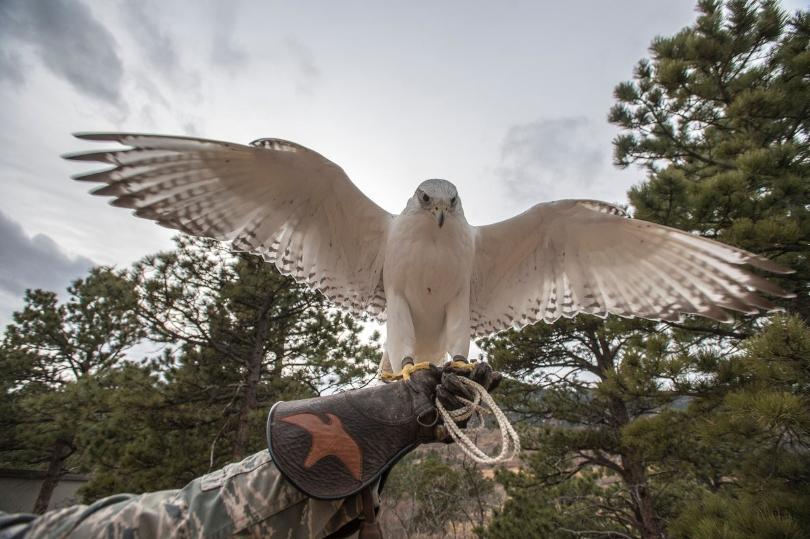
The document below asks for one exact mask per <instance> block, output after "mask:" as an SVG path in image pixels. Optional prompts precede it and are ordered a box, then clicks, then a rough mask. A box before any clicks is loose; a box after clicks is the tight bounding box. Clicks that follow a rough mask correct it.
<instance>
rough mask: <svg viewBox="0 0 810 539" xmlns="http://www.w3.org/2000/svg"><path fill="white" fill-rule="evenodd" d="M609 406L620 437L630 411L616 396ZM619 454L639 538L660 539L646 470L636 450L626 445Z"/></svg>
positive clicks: (660, 532)
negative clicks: (639, 533)
mask: <svg viewBox="0 0 810 539" xmlns="http://www.w3.org/2000/svg"><path fill="white" fill-rule="evenodd" d="M611 408H612V411H613V415H614V419H615V421H616V430H617V435H619V437H620V438H621V429H622V428H623V427H624V426H626V425H629V424H630V421H631V418H630V413H629V412H628V410H627V405H626V403H625V401H623V400H622V399H620V398H618V397H615V398H613V399H612V403H611ZM619 454H620V457H621V462H622V469H623V470H624V473H623V474H622V479H623V480H624V483H625V485H627V488H628V489H629V490H630V496H631V497H632V508H633V514H634V515H635V517H636V524H637V526H638V529H639V532H641V539H662V538H663V537H664V534H663V531H662V530H661V525H660V523H659V521H658V517H657V516H656V514H655V507H654V506H653V497H652V493H651V492H650V489H649V487H648V485H647V470H646V468H645V466H644V463H643V462H642V460H641V457H640V456H639V455H638V453H637V451H635V450H634V449H632V448H627V447H623V448H622V449H621V450H620V453H619Z"/></svg>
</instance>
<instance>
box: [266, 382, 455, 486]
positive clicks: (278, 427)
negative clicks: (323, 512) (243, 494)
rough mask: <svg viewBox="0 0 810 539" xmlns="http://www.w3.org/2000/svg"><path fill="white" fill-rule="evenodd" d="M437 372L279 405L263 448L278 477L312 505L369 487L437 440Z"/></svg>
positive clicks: (269, 419)
mask: <svg viewBox="0 0 810 539" xmlns="http://www.w3.org/2000/svg"><path fill="white" fill-rule="evenodd" d="M441 383H442V370H441V369H439V368H437V367H431V368H429V369H424V370H420V371H416V372H414V373H413V374H412V375H411V377H410V379H408V380H402V381H399V382H394V383H390V384H385V385H379V386H374V387H369V388H364V389H357V390H353V391H346V392H344V393H340V394H337V395H329V396H326V397H316V398H312V399H306V400H299V401H292V402H278V403H276V404H275V405H274V406H273V407H272V408H271V409H270V414H269V416H268V418H267V444H268V447H269V449H270V454H271V455H272V457H273V461H274V462H275V463H276V465H277V466H278V468H279V470H281V472H282V473H283V474H284V476H285V477H286V478H287V479H288V480H289V481H290V482H292V483H293V484H294V485H295V486H296V487H298V488H299V489H300V490H302V491H304V492H305V493H307V494H308V495H310V496H312V497H314V498H320V499H326V500H331V499H337V498H345V497H347V496H351V495H352V494H355V493H357V492H358V491H360V490H361V489H362V488H363V487H365V486H367V485H370V484H371V483H373V482H374V481H376V480H377V479H378V478H379V477H380V475H381V474H382V473H383V472H385V470H387V469H388V468H390V467H391V466H392V465H394V464H395V463H396V462H397V461H398V460H399V459H400V458H402V457H403V456H404V455H405V454H406V453H408V452H409V451H411V450H412V449H413V448H415V447H416V446H417V445H419V444H422V443H428V442H434V441H437V438H436V436H437V430H436V427H437V425H438V423H439V421H438V414H437V411H436V407H435V401H436V388H437V386H439V385H440V384H441Z"/></svg>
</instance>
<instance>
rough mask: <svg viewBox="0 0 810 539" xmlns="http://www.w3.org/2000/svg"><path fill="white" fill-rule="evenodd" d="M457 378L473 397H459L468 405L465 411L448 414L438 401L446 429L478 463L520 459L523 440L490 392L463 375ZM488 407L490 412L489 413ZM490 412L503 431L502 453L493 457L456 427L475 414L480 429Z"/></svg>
mask: <svg viewBox="0 0 810 539" xmlns="http://www.w3.org/2000/svg"><path fill="white" fill-rule="evenodd" d="M458 379H459V380H460V381H461V382H462V383H464V384H466V385H468V386H469V387H470V389H472V390H473V395H474V397H473V400H472V401H469V400H467V399H464V398H459V400H461V401H462V402H464V404H465V405H464V406H463V407H462V408H459V409H457V410H452V411H450V412H448V411H447V410H446V409H445V407H444V406H442V403H441V402H439V400H438V399H437V400H436V409H438V410H439V414H440V415H441V416H442V419H443V420H444V425H445V427H447V430H448V432H449V433H450V436H451V437H452V438H453V440H454V441H455V442H456V443H457V444H458V445H459V447H461V450H462V451H463V452H464V453H465V454H466V455H467V456H468V457H470V458H471V459H473V460H474V461H475V462H477V463H479V464H498V463H501V462H505V461H507V460H509V459H511V458H513V457H515V456H517V455H518V453H520V438H519V437H518V435H517V432H515V429H514V428H513V427H512V424H511V423H509V420H508V419H507V418H506V415H505V414H504V413H503V411H502V410H501V409H500V408H499V407H498V405H497V404H495V401H494V400H493V399H492V397H491V396H490V395H489V393H488V392H487V390H486V389H484V388H483V387H482V386H481V385H479V384H477V383H475V382H473V381H472V380H470V379H469V378H463V377H461V376H460V377H459V378H458ZM481 401H483V403H484V405H485V406H481V404H480V403H481ZM487 408H488V409H489V410H487ZM488 411H489V412H492V415H494V416H495V421H496V422H497V423H498V428H499V429H500V431H501V451H500V453H498V454H497V455H495V456H494V457H491V456H489V455H487V454H486V453H484V452H483V451H481V450H480V449H479V448H478V447H476V445H475V443H474V442H473V441H472V440H470V438H469V436H467V435H466V434H464V432H462V431H461V428H459V426H458V425H457V422H461V421H464V420H465V419H470V418H471V417H472V416H473V415H476V416H477V417H478V426H477V428H476V430H477V429H479V428H481V427H482V426H483V425H484V416H483V414H484V413H486V412H488Z"/></svg>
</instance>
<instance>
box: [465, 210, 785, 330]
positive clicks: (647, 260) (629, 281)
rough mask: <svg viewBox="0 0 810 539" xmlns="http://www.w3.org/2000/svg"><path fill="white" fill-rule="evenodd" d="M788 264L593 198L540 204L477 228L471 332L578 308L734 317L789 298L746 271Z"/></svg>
mask: <svg viewBox="0 0 810 539" xmlns="http://www.w3.org/2000/svg"><path fill="white" fill-rule="evenodd" d="M743 264H748V265H751V266H754V267H756V268H759V269H763V270H767V271H771V272H777V273H789V272H790V270H789V269H787V268H784V267H782V266H780V265H778V264H776V263H774V262H772V261H770V260H768V259H766V258H763V257H761V256H758V255H755V254H753V253H749V252H746V251H744V250H742V249H738V248H736V247H731V246H729V245H724V244H722V243H720V242H717V241H713V240H709V239H706V238H702V237H699V236H694V235H691V234H688V233H686V232H683V231H681V230H677V229H674V228H670V227H666V226H661V225H657V224H654V223H648V222H646V221H640V220H635V219H629V218H627V215H626V214H625V213H624V212H623V211H622V210H621V209H619V208H616V207H615V206H612V205H610V204H607V203H604V202H598V201H593V200H563V201H559V202H552V203H547V204H539V205H537V206H535V207H534V208H532V209H530V210H528V211H527V212H524V213H523V214H521V215H518V216H516V217H514V218H512V219H509V220H507V221H503V222H501V223H496V224H493V225H488V226H484V227H479V228H478V235H477V243H476V259H475V267H474V270H473V283H472V289H471V290H472V291H471V298H470V310H471V316H470V319H471V321H472V323H471V325H472V332H473V335H475V336H484V335H487V334H489V333H492V332H494V331H500V330H502V329H506V328H508V327H522V326H524V325H526V324H528V323H532V322H536V321H539V320H545V321H546V322H553V321H555V320H557V319H558V318H560V317H572V316H575V315H576V314H578V313H589V314H594V315H597V316H602V317H604V316H607V315H608V314H616V315H620V316H625V317H642V318H649V319H653V320H669V321H675V320H679V319H680V318H681V316H682V315H684V314H699V315H701V316H706V317H709V318H713V319H716V320H720V321H728V320H731V316H730V314H729V313H728V311H738V312H742V313H754V312H756V311H757V310H758V309H773V308H775V305H774V304H773V303H772V302H771V301H769V300H767V299H765V298H763V297H761V296H760V295H759V293H761V292H764V293H767V294H771V295H774V296H782V297H788V296H789V295H788V294H786V293H785V292H784V291H783V290H782V289H781V288H780V287H778V286H777V285H775V284H773V283H771V282H770V281H768V280H767V279H764V278H762V277H760V276H757V275H754V274H751V273H748V272H746V271H744V270H743V269H742V268H741V267H740V266H741V265H743Z"/></svg>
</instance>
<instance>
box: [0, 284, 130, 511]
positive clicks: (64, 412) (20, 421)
mask: <svg viewBox="0 0 810 539" xmlns="http://www.w3.org/2000/svg"><path fill="white" fill-rule="evenodd" d="M68 294H69V298H68V300H67V302H65V303H60V302H59V300H58V298H57V296H56V294H55V293H53V292H46V291H43V290H28V291H26V295H25V306H24V308H23V310H22V311H20V312H17V313H14V321H13V323H12V324H11V325H9V326H8V327H7V328H6V333H5V337H4V339H3V342H2V347H0V363H1V365H0V376H2V378H3V388H4V407H3V410H2V412H3V418H2V425H3V430H4V439H5V442H4V443H3V445H2V446H0V449H2V458H3V461H4V462H5V463H6V465H13V466H23V467H27V468H40V467H44V468H45V471H46V477H45V479H44V481H43V483H42V486H41V489H40V492H39V495H38V497H37V500H36V503H35V505H34V507H33V511H35V512H39V513H41V512H44V511H45V510H46V509H47V507H48V503H49V502H50V498H51V495H52V493H53V490H54V488H55V487H56V484H57V483H58V482H59V478H60V477H61V476H62V475H64V473H66V472H67V471H68V462H69V461H70V462H73V463H74V465H75V466H78V467H79V469H81V468H82V464H83V462H84V461H83V455H84V453H85V452H86V451H87V446H86V445H85V444H83V443H82V440H81V433H82V431H83V429H85V428H93V424H94V423H95V421H96V420H97V413H98V412H99V406H101V401H102V399H101V396H100V392H99V385H98V381H99V379H100V378H102V377H103V376H105V375H106V373H108V372H110V371H112V370H114V369H115V368H116V366H117V365H118V364H120V363H121V362H122V361H123V360H124V358H125V355H126V352H127V350H128V349H129V348H131V347H132V346H133V345H135V344H136V343H137V342H138V341H139V340H140V338H141V337H142V335H143V333H142V331H141V327H140V325H139V323H138V320H137V318H136V316H135V311H134V307H135V295H134V291H133V288H132V285H131V283H130V282H129V281H128V280H127V279H126V278H125V276H123V275H122V274H121V273H116V272H113V271H111V270H108V269H104V268H96V269H93V270H91V272H90V275H89V276H88V277H86V278H84V279H79V280H77V281H75V282H74V283H73V284H72V285H71V286H70V288H68Z"/></svg>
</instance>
